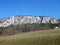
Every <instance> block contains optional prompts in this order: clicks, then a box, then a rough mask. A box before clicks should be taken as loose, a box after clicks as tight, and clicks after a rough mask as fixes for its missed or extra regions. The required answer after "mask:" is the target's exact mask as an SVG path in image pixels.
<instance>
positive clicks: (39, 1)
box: [0, 0, 60, 18]
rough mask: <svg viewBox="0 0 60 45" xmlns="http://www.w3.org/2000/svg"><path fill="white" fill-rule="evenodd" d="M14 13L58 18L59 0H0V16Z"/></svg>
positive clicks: (59, 11) (59, 16)
mask: <svg viewBox="0 0 60 45" xmlns="http://www.w3.org/2000/svg"><path fill="white" fill-rule="evenodd" d="M16 15H21V16H23V15H31V16H50V17H54V18H60V0H0V18H4V17H11V16H16Z"/></svg>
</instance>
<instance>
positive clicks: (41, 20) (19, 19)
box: [0, 16, 60, 27]
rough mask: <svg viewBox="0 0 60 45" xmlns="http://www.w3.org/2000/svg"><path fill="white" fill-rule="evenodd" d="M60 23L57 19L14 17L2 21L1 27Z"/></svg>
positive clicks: (0, 21)
mask: <svg viewBox="0 0 60 45" xmlns="http://www.w3.org/2000/svg"><path fill="white" fill-rule="evenodd" d="M59 22H60V21H59V20H58V19H55V18H51V17H48V16H12V17H10V18H3V19H0V27H6V26H9V25H11V24H13V25H17V24H20V25H21V24H27V23H30V24H32V23H39V24H40V23H52V24H54V23H59Z"/></svg>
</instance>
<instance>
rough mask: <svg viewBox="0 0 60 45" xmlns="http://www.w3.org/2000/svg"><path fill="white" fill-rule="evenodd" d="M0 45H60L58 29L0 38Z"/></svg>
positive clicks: (59, 31)
mask: <svg viewBox="0 0 60 45" xmlns="http://www.w3.org/2000/svg"><path fill="white" fill-rule="evenodd" d="M0 45H60V29H50V30H41V31H34V32H25V33H20V34H16V35H12V36H1V37H0Z"/></svg>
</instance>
